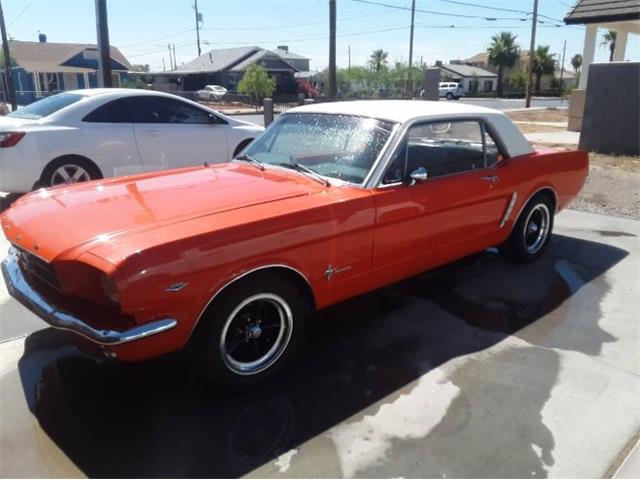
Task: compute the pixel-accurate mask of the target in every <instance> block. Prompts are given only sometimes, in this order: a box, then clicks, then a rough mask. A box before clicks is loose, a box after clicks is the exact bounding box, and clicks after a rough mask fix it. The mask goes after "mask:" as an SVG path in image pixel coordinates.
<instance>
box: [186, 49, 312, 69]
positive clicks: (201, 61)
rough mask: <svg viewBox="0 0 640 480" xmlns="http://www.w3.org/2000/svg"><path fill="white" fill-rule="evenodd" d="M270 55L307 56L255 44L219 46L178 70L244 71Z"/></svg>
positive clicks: (290, 58)
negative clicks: (268, 48) (247, 45)
mask: <svg viewBox="0 0 640 480" xmlns="http://www.w3.org/2000/svg"><path fill="white" fill-rule="evenodd" d="M268 55H275V56H277V57H279V58H280V59H281V60H283V61H285V62H286V61H287V60H288V59H289V60H293V59H303V58H306V57H303V56H301V55H298V54H295V53H291V52H286V51H285V50H280V49H276V50H274V51H271V50H267V49H265V48H262V47H258V46H255V45H254V46H252V47H236V48H219V49H214V50H209V51H208V52H206V53H203V54H202V55H200V56H199V57H198V58H196V59H194V60H191V61H190V62H188V63H185V64H184V65H182V66H181V67H179V68H178V69H177V70H178V71H180V72H183V73H187V72H219V71H222V70H231V71H242V70H244V69H246V68H247V67H248V66H249V65H251V64H252V63H256V62H257V61H258V60H260V59H261V58H263V57H265V56H268ZM291 69H292V70H295V68H293V67H291ZM276 70H277V69H276Z"/></svg>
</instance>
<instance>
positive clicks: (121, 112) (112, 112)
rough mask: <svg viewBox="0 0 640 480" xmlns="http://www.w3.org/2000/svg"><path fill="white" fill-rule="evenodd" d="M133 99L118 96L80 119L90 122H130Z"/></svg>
mask: <svg viewBox="0 0 640 480" xmlns="http://www.w3.org/2000/svg"><path fill="white" fill-rule="evenodd" d="M133 108H134V107H133V99H132V98H119V99H117V100H112V101H111V102H108V103H105V104H104V105H102V106H100V107H98V108H96V109H95V110H94V111H93V112H90V113H88V114H87V115H85V117H84V118H83V119H82V121H83V122H91V123H131V122H132V121H133V114H132V112H133Z"/></svg>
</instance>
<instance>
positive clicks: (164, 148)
mask: <svg viewBox="0 0 640 480" xmlns="http://www.w3.org/2000/svg"><path fill="white" fill-rule="evenodd" d="M262 130H263V128H262V127H261V126H258V125H255V124H253V123H249V122H243V121H240V120H235V119H232V118H229V117H226V116H224V115H222V114H220V113H219V112H216V111H214V110H211V109H209V108H207V107H204V106H202V105H200V104H198V103H195V102H192V101H189V100H185V99H183V98H180V97H177V96H175V95H169V94H166V93H162V92H154V91H149V90H136V89H118V88H109V89H88V90H73V91H68V92H64V93H60V94H58V95H53V96H51V97H46V98H43V99H42V100H39V101H37V102H35V103H32V104H30V105H28V106H26V107H22V108H19V109H18V110H16V111H15V112H13V113H11V114H9V115H7V116H5V117H0V192H7V193H23V192H28V191H30V190H32V189H34V188H36V187H49V186H53V185H58V184H64V183H75V182H80V181H86V180H94V179H98V178H103V177H114V176H121V175H129V174H135V173H141V172H148V171H154V170H164V169H170V168H178V167H186V166H190V165H197V164H203V163H205V162H207V163H221V162H226V161H229V160H231V159H232V158H233V157H234V156H236V155H237V154H238V153H239V152H240V151H241V150H243V149H244V147H246V146H247V145H248V144H249V143H250V142H251V141H252V140H253V139H254V138H255V137H256V136H258V135H260V133H262Z"/></svg>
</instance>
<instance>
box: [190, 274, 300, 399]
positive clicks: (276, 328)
mask: <svg viewBox="0 0 640 480" xmlns="http://www.w3.org/2000/svg"><path fill="white" fill-rule="evenodd" d="M304 298H305V296H304V295H303V294H301V292H300V290H299V289H298V287H297V286H296V285H295V284H293V283H292V282H290V281H289V280H288V279H287V278H284V277H280V276H277V275H276V276H273V275H269V274H267V273H262V274H256V275H255V276H253V277H250V278H248V279H246V280H240V281H239V282H238V283H237V284H234V285H231V286H230V287H229V288H228V289H226V290H225V291H223V292H222V294H221V295H220V297H219V298H218V299H216V300H215V301H214V302H213V303H212V304H211V305H210V306H209V307H208V308H207V310H206V311H205V313H204V315H203V317H202V318H201V320H200V322H201V325H199V327H198V329H197V330H196V332H194V338H193V341H192V345H190V347H191V349H192V351H191V353H192V355H191V357H192V359H193V360H194V362H195V367H196V368H197V369H198V370H199V371H200V372H201V373H202V374H203V375H204V376H205V378H206V379H208V380H210V381H212V382H214V383H216V384H218V385H220V386H223V387H226V388H232V389H241V388H245V387H248V386H251V385H254V384H256V383H259V382H261V381H263V380H265V379H266V378H268V377H270V376H272V375H273V374H275V373H276V372H277V371H278V370H280V369H281V368H282V367H283V366H284V365H285V364H286V363H287V361H288V360H289V359H290V358H291V356H292V355H293V353H294V351H295V349H296V346H297V344H298V343H299V341H300V338H301V337H302V332H303V330H304V322H305V317H306V316H307V314H308V312H309V305H308V304H307V303H306V302H305V300H304Z"/></svg>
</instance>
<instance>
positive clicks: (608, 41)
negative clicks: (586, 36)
mask: <svg viewBox="0 0 640 480" xmlns="http://www.w3.org/2000/svg"><path fill="white" fill-rule="evenodd" d="M617 39H618V32H616V31H615V30H609V31H608V32H606V33H605V34H604V35H603V36H602V42H600V46H601V47H606V46H608V47H609V61H610V62H613V54H614V52H615V51H616V40H617Z"/></svg>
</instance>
